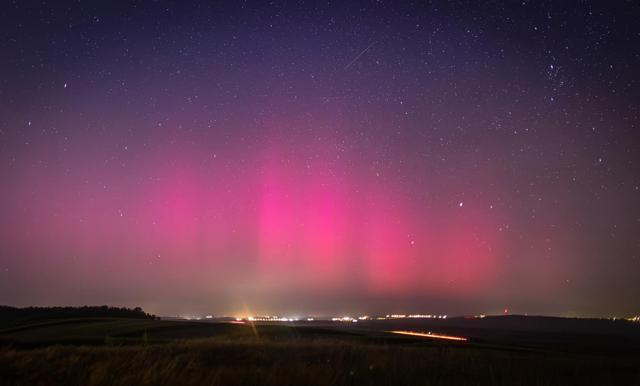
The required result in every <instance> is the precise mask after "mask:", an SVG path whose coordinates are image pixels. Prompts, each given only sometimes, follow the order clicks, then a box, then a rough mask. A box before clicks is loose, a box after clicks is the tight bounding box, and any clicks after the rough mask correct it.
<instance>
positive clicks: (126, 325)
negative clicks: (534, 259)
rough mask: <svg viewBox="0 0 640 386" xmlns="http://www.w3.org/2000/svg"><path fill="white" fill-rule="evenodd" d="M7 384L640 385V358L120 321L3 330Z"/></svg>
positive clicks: (1, 368)
mask: <svg viewBox="0 0 640 386" xmlns="http://www.w3.org/2000/svg"><path fill="white" fill-rule="evenodd" d="M0 340H1V341H2V342H3V343H4V346H3V348H1V349H0V384H3V385H4V384H6V385H138V384H150V385H201V384H206V385H279V386H282V385H514V386H517V385H634V384H640V356H639V355H637V354H636V355H629V354H625V355H611V354H606V355H605V354H601V353H597V352H590V353H567V352H555V351H548V350H525V349H516V348H515V347H514V348H504V347H492V346H491V345H486V344H483V345H478V344H474V343H462V344H459V343H442V342H432V341H427V340H423V339H414V338H403V337H393V336H384V334H381V333H370V332H363V331H357V330H353V331H352V330H344V329H342V330H332V329H326V328H319V327H300V326H298V327H296V326H283V325H273V326H257V327H254V328H252V326H247V325H234V324H222V323H194V322H178V321H156V320H130V319H114V318H93V319H68V320H55V321H40V322H35V323H31V324H28V325H23V326H19V327H13V328H9V329H4V330H0Z"/></svg>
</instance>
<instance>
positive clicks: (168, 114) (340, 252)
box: [0, 1, 640, 316]
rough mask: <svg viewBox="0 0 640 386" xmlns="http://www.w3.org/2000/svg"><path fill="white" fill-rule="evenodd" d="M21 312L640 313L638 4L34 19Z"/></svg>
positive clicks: (19, 58)
mask: <svg viewBox="0 0 640 386" xmlns="http://www.w3.org/2000/svg"><path fill="white" fill-rule="evenodd" d="M4 8H5V12H3V15H2V16H0V57H2V60H1V61H0V186H1V187H2V188H1V189H0V304H11V305H19V306H23V305H31V304H35V305H58V304H115V305H140V306H143V307H144V308H145V309H146V310H149V311H151V312H155V313H160V314H177V313H184V312H212V313H218V314H232V313H234V312H242V311H244V310H245V309H251V310H256V311H258V312H265V313H269V312H289V313H307V314H313V313H323V312H326V313H339V312H345V311H353V312H383V313H384V312H445V313H458V314H464V313H476V312H500V310H502V309H504V308H508V309H510V310H513V312H519V313H543V314H554V315H580V316H589V315H595V316H610V315H625V314H633V313H637V310H638V307H639V306H640V304H639V300H638V296H637V295H638V294H639V293H640V284H639V283H640V280H638V279H637V274H638V272H640V237H638V236H639V235H640V188H639V186H640V172H639V170H640V165H639V164H640V139H639V138H640V137H639V136H638V134H637V131H638V129H639V127H638V124H639V122H640V118H639V111H638V101H639V100H640V89H639V84H638V76H639V74H640V72H639V70H638V69H640V25H639V24H638V23H637V19H638V17H640V8H639V6H638V5H637V4H635V3H633V2H624V1H620V2H609V3H598V2H595V3H591V2H577V3H575V4H568V3H567V4H564V3H561V2H533V1H524V2H483V3H481V4H480V2H474V1H469V2H467V1H454V2H436V1H434V2H417V3H414V4H411V3H403V4H400V3H399V2H398V3H397V2H385V1H371V2H329V3H317V4H316V3H314V4H310V3H307V4H305V3H299V2H297V3H293V2H282V3H281V2H271V3H266V2H265V3H259V2H256V3H252V2H227V4H224V3H223V2H204V1H203V2H179V1H155V2H124V1H123V2H118V3H117V4H112V3H111V2H66V1H62V2H35V1H14V2H8V4H7V5H6V6H5V7H4Z"/></svg>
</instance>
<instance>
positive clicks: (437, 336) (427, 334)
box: [387, 330, 467, 342]
mask: <svg viewBox="0 0 640 386" xmlns="http://www.w3.org/2000/svg"><path fill="white" fill-rule="evenodd" d="M387 332H390V333H392V334H398V335H409V336H420V337H423V338H433V339H446V340H458V341H464V342H466V341H467V338H463V337H461V336H453V335H443V334H432V333H431V332H414V331H400V330H396V331H387Z"/></svg>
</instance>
